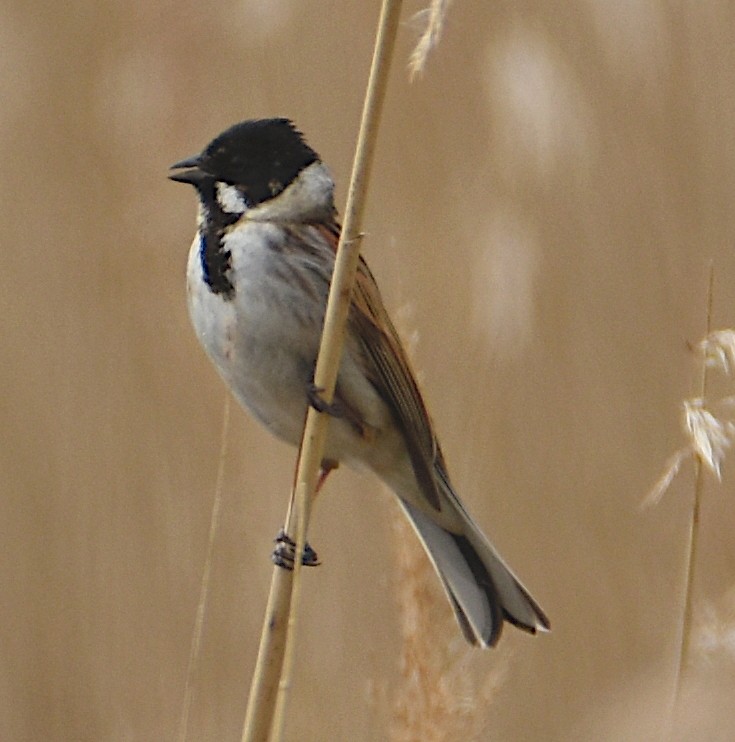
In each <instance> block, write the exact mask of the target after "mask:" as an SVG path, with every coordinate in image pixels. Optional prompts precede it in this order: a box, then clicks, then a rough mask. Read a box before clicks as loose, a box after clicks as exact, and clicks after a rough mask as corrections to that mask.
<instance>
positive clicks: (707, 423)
mask: <svg viewBox="0 0 735 742" xmlns="http://www.w3.org/2000/svg"><path fill="white" fill-rule="evenodd" d="M683 407H684V429H685V431H686V433H687V436H688V438H689V444H690V446H691V448H692V451H693V452H694V453H695V454H696V455H697V456H698V457H699V460H700V461H701V462H702V463H703V464H705V466H707V468H708V469H709V470H710V471H711V472H712V473H713V474H714V475H715V476H716V477H717V478H718V479H721V478H722V477H721V473H720V467H721V465H722V461H723V460H724V458H725V454H726V453H727V450H728V449H729V448H730V446H731V445H732V443H733V440H735V425H734V424H733V423H732V422H729V421H722V420H719V419H718V418H716V417H715V416H714V415H713V414H712V413H711V412H710V411H709V410H707V409H706V408H705V406H704V400H703V399H701V398H700V397H697V398H694V399H688V400H684V404H683Z"/></svg>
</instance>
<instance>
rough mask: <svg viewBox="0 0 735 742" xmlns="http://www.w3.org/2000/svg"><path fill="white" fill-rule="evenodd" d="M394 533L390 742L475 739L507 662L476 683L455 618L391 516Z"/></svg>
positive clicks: (417, 549) (408, 532)
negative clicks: (395, 664) (395, 646)
mask: <svg viewBox="0 0 735 742" xmlns="http://www.w3.org/2000/svg"><path fill="white" fill-rule="evenodd" d="M393 532H394V534H395V540H396V544H397V547H396V551H397V559H396V561H397V565H396V585H397V592H398V604H399V610H400V618H401V637H402V639H403V642H402V646H401V654H400V672H401V682H400V685H399V687H398V688H396V691H395V693H394V696H393V697H394V701H393V714H392V720H391V730H390V741H391V742H417V741H418V740H421V742H442V741H443V740H448V739H463V740H471V739H479V738H480V735H481V734H482V732H483V729H485V727H486V725H487V722H488V718H487V709H488V708H489V707H490V704H491V703H492V699H493V696H494V695H495V692H496V690H497V688H498V686H499V685H500V684H501V683H502V681H503V677H504V674H505V670H506V667H507V662H506V661H501V662H500V664H498V663H497V661H496V663H495V664H494V666H493V670H492V671H491V672H490V674H489V675H488V676H487V677H486V678H485V680H484V682H479V683H478V682H477V680H476V679H475V678H474V677H473V673H471V672H469V669H470V662H471V659H472V657H477V656H478V655H477V654H475V653H473V651H472V649H471V648H470V647H468V646H467V645H466V644H465V643H464V641H463V639H462V638H461V637H460V636H459V635H458V634H457V631H456V629H455V626H454V616H452V614H451V611H450V610H449V609H448V608H447V603H446V599H445V598H444V595H443V594H442V593H441V589H440V587H439V585H438V583H437V580H436V576H435V574H434V569H433V567H432V566H431V563H430V562H429V560H428V559H427V558H426V554H425V553H424V550H423V549H422V548H421V545H420V544H419V542H418V539H417V538H416V537H415V534H414V533H413V529H412V528H411V525H410V524H409V523H408V521H407V519H406V518H403V517H396V518H394V519H393ZM448 637H453V638H454V641H452V640H451V639H448ZM494 659H495V660H497V655H495V656H494Z"/></svg>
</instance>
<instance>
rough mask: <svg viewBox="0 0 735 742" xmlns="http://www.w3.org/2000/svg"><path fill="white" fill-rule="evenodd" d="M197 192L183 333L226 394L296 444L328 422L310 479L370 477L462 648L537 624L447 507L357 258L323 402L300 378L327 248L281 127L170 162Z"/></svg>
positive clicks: (252, 122)
mask: <svg viewBox="0 0 735 742" xmlns="http://www.w3.org/2000/svg"><path fill="white" fill-rule="evenodd" d="M169 178H170V179H171V180H173V181H176V182H179V183H185V184H189V185H191V186H193V187H194V188H195V190H196V194H197V196H198V216H197V227H196V234H195V237H194V241H193V243H192V245H191V248H190V251H189V257H188V263H187V271H186V276H187V299H188V309H189V315H190V318H191V321H192V324H193V327H194V331H195V334H196V336H197V338H198V340H199V342H200V343H201V345H202V346H203V347H204V350H205V352H206V353H207V355H208V356H209V358H210V359H211V361H212V362H213V363H214V366H215V367H216V369H217V370H218V372H219V374H220V375H221V377H222V378H223V380H224V382H225V383H226V385H227V386H228V387H229V388H230V390H231V392H232V393H233V394H234V396H235V397H236V398H237V400H238V401H239V402H240V403H241V405H242V406H243V407H245V408H246V409H247V410H249V411H250V413H252V415H253V416H254V417H255V418H256V419H257V420H258V421H260V423H262V424H263V425H264V426H265V427H266V428H267V429H268V430H269V431H270V432H271V433H273V434H274V435H275V436H277V437H278V438H280V439H282V440H283V441H286V442H287V443H290V444H292V445H294V446H298V445H299V442H300V439H301V434H302V429H303V424H304V419H305V415H306V411H307V408H308V406H309V405H314V406H317V408H318V409H321V410H322V411H327V412H329V413H330V414H331V415H332V418H331V420H330V424H329V430H328V434H327V440H326V446H325V453H324V462H323V464H322V471H323V472H328V471H330V470H331V469H332V468H335V467H336V466H337V465H338V464H339V463H341V462H344V463H345V464H346V465H348V466H350V467H354V468H356V469H360V470H369V471H371V472H373V473H374V474H375V475H377V477H378V478H379V479H380V480H382V482H383V483H384V484H385V485H387V487H388V488H389V489H390V490H392V492H393V493H394V494H395V495H396V497H397V499H398V502H399V504H400V506H401V509H402V510H403V512H404V513H405V515H406V516H407V517H408V519H409V521H410V522H411V524H412V525H413V528H414V530H415V532H416V534H417V535H418V538H419V539H420V541H421V543H422V544H423V546H424V548H425V550H426V553H427V555H428V557H429V559H430V561H431V563H432V564H433V566H434V568H435V570H436V572H437V574H438V576H439V579H440V581H441V584H442V586H443V588H444V591H445V593H446V595H447V597H448V598H449V602H450V604H451V606H452V608H453V609H454V613H455V615H456V617H457V621H458V623H459V627H460V629H461V631H462V633H463V635H464V637H465V639H467V641H468V642H469V643H470V644H473V645H476V646H480V647H492V646H495V644H496V643H497V641H498V639H499V638H500V635H501V631H502V629H503V624H504V623H506V622H508V623H510V624H512V625H515V626H516V627H519V628H520V629H523V630H525V631H527V632H529V633H531V634H535V633H536V632H539V631H548V630H549V629H550V624H549V620H548V618H547V617H546V614H545V613H544V611H543V610H542V609H541V607H540V606H539V605H538V603H537V602H536V601H535V600H534V599H533V597H531V594H530V593H529V591H528V590H527V589H526V588H525V587H524V586H523V584H522V583H521V582H520V580H519V579H518V578H517V577H516V575H515V574H514V573H513V572H512V571H511V569H510V568H509V567H508V566H507V565H506V564H505V562H504V561H503V559H502V558H501V557H500V555H499V554H498V552H497V551H496V549H495V548H494V547H493V546H492V544H491V543H490V541H489V540H488V539H487V537H486V536H485V535H484V534H483V532H482V531H481V530H480V528H479V526H478V525H477V524H476V523H475V521H474V520H473V519H472V517H471V516H470V514H469V512H468V511H467V509H466V508H465V506H464V505H463V504H462V502H461V501H460V499H459V497H458V495H457V493H456V491H455V488H454V486H453V484H452V482H451V480H450V478H449V474H448V472H447V466H446V463H445V460H444V456H443V454H442V450H441V448H440V446H439V442H438V440H437V436H436V434H435V432H434V427H433V425H432V421H431V419H430V417H429V413H428V411H427V408H426V404H425V402H424V399H423V397H422V395H421V392H420V390H419V387H418V384H417V382H416V377H415V375H414V373H413V371H412V369H411V365H410V363H409V359H408V356H407V354H406V351H405V350H404V347H403V345H402V343H401V340H400V338H399V335H398V333H397V332H396V329H395V328H394V326H393V323H392V322H391V319H390V317H389V316H388V313H387V311H386V309H385V307H384V304H383V300H382V298H381V295H380V292H379V290H378V286H377V284H376V281H375V279H374V278H373V275H372V273H371V272H370V269H369V268H368V265H367V263H366V262H365V260H364V259H362V258H360V261H359V267H358V271H357V276H356V282H355V286H354V289H353V294H352V297H351V305H350V309H349V315H348V321H347V334H346V340H345V346H344V351H343V356H342V359H341V363H340V367H339V372H338V376H337V383H336V388H335V392H334V397H333V400H332V401H331V403H330V404H329V405H327V404H326V403H323V404H321V405H320V397H319V391H320V390H318V389H316V388H315V387H314V380H313V375H314V368H315V363H316V357H317V352H318V348H319V343H320V337H321V331H322V325H323V322H324V314H325V308H326V301H327V295H328V292H329V286H330V281H331V276H332V271H333V268H334V264H335V256H336V250H337V245H338V242H339V237H340V229H341V227H340V223H339V220H338V214H337V210H336V207H335V203H334V180H333V178H332V176H331V174H330V171H329V170H328V168H327V167H326V165H325V164H324V163H323V162H322V160H321V158H320V157H319V155H318V154H317V153H316V152H315V151H314V150H313V149H312V148H311V147H310V146H309V145H308V144H307V142H306V140H305V138H304V135H303V134H302V133H301V131H299V129H297V127H296V126H295V124H294V123H293V122H292V121H291V120H290V119H288V118H264V119H249V120H246V121H242V122H240V123H237V124H235V125H234V126H231V127H230V128H228V129H226V130H225V131H223V132H222V133H221V134H219V135H218V136H216V137H215V138H214V139H213V140H212V141H211V142H210V143H209V144H208V145H207V146H206V147H205V148H204V149H203V150H202V151H201V152H200V153H199V154H196V155H194V156H192V157H188V158H186V159H183V160H181V161H179V162H177V163H175V164H174V165H172V166H171V172H170V174H169Z"/></svg>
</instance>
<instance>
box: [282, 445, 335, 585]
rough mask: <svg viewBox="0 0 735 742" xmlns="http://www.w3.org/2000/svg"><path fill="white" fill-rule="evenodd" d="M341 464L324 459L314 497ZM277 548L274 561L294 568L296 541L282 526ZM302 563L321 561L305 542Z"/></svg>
mask: <svg viewBox="0 0 735 742" xmlns="http://www.w3.org/2000/svg"><path fill="white" fill-rule="evenodd" d="M338 466H339V462H337V461H333V460H331V459H324V461H322V465H321V468H320V469H319V478H318V479H317V482H316V488H315V490H314V497H316V496H317V495H318V494H319V492H320V491H321V489H322V487H323V486H324V483H325V482H326V481H327V477H328V476H329V473H330V472H332V471H334V469H336V468H337V467H338ZM275 544H276V548H275V549H274V550H273V556H272V559H273V563H274V564H276V565H277V566H279V567H283V569H289V570H290V569H293V563H294V559H295V558H296V542H295V541H294V540H293V539H292V538H291V537H290V536H289V535H288V534H287V533H286V531H285V530H284V529H283V528H281V530H280V531H279V532H278V535H277V536H276V538H275ZM301 564H303V565H304V567H318V566H319V565H320V564H321V562H320V561H319V557H318V556H317V553H316V551H314V549H312V548H311V546H310V545H309V544H308V543H306V544H304V553H303V554H302V555H301Z"/></svg>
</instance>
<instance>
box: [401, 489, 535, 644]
mask: <svg viewBox="0 0 735 742" xmlns="http://www.w3.org/2000/svg"><path fill="white" fill-rule="evenodd" d="M401 505H402V506H403V509H404V510H405V512H406V514H407V515H408V517H409V520H410V521H411V523H412V524H413V526H414V528H415V530H416V532H417V534H418V535H419V537H420V539H421V541H422V543H423V545H424V548H425V549H426V552H427V554H428V556H429V558H430V559H431V561H432V563H433V565H434V567H435V568H436V571H437V573H438V574H439V577H440V578H441V581H442V584H443V586H444V589H445V591H446V593H447V595H448V596H449V599H450V601H451V603H452V606H453V607H454V610H455V613H456V615H457V620H458V622H459V625H460V627H461V629H462V632H463V633H464V635H465V637H466V639H467V640H468V641H469V642H470V643H472V644H480V645H482V646H485V647H488V646H490V647H491V646H494V645H495V644H496V643H497V641H498V639H499V638H500V634H501V631H502V628H503V621H504V620H506V621H509V622H510V623H512V624H514V625H515V626H518V627H519V628H521V629H524V630H525V631H529V632H531V633H536V631H539V630H541V631H546V630H548V629H549V621H548V619H547V618H546V615H545V614H544V612H543V611H542V610H541V608H540V607H539V605H538V604H537V603H536V602H535V601H534V599H533V598H532V597H531V596H530V594H529V593H528V591H527V590H526V588H525V587H523V585H522V584H521V583H520V581H519V580H518V578H517V577H516V576H515V575H514V574H513V573H512V572H511V571H510V569H509V568H508V567H507V566H506V565H505V563H504V562H503V560H502V559H501V557H500V556H499V555H498V553H497V552H496V551H495V549H494V548H493V547H492V546H491V544H490V543H489V542H488V540H487V539H486V538H485V537H484V536H483V535H482V533H481V532H480V530H479V529H478V528H477V526H476V525H475V524H474V523H473V522H472V521H471V519H470V518H469V516H468V515H467V514H466V513H465V512H464V510H461V511H460V512H461V513H462V516H463V520H464V521H465V530H464V533H452V532H450V531H447V530H445V529H444V528H442V527H441V526H440V525H438V524H437V523H435V522H434V521H433V520H432V519H431V518H430V517H429V516H428V515H426V514H425V513H423V512H422V511H421V510H419V509H418V508H416V507H414V506H412V505H410V504H409V503H406V502H405V501H401Z"/></svg>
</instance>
